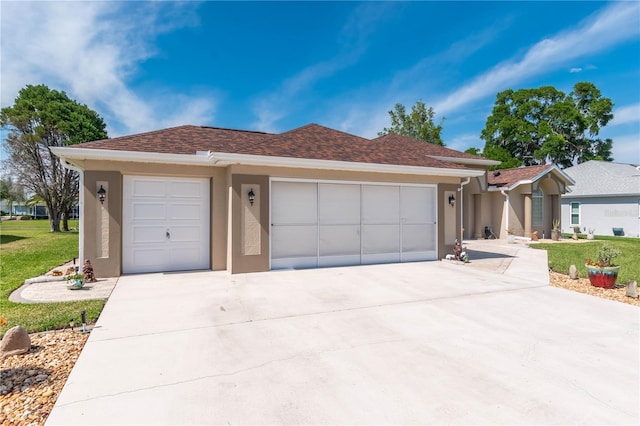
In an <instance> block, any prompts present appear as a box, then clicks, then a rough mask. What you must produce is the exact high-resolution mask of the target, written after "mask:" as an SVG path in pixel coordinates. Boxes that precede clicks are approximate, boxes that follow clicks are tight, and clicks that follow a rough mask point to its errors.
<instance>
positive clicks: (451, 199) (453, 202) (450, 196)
mask: <svg viewBox="0 0 640 426" xmlns="http://www.w3.org/2000/svg"><path fill="white" fill-rule="evenodd" d="M455 203H456V197H455V196H454V195H453V194H451V195H449V205H450V206H451V207H453V206H454V205H455Z"/></svg>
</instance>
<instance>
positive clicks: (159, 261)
mask: <svg viewBox="0 0 640 426" xmlns="http://www.w3.org/2000/svg"><path fill="white" fill-rule="evenodd" d="M167 254H168V253H167V250H165V249H161V248H153V247H145V246H141V247H139V248H135V249H133V252H132V259H133V264H134V265H135V267H136V268H137V269H139V270H140V271H142V270H144V271H148V272H157V271H160V270H162V269H161V268H162V266H163V260H164V259H166V257H167ZM165 266H166V265H165ZM150 267H154V268H151V269H150ZM132 272H136V271H135V270H134V271H132Z"/></svg>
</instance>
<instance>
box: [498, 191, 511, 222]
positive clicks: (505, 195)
mask: <svg viewBox="0 0 640 426" xmlns="http://www.w3.org/2000/svg"><path fill="white" fill-rule="evenodd" d="M500 193H501V194H502V195H504V197H505V200H504V214H505V217H506V219H507V220H506V222H507V223H506V227H505V228H506V230H507V232H509V193H505V192H504V189H502V190H500Z"/></svg>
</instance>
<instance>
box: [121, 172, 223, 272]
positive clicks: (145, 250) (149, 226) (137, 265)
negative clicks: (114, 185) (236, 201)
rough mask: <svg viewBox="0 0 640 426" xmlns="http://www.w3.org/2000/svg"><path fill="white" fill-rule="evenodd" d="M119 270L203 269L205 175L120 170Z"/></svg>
mask: <svg viewBox="0 0 640 426" xmlns="http://www.w3.org/2000/svg"><path fill="white" fill-rule="evenodd" d="M122 210H123V212H122V213H123V214H122V222H123V223H122V271H123V272H124V273H140V272H163V271H185V270H194V269H208V268H209V267H210V266H209V265H210V257H209V238H210V237H209V235H210V232H209V179H188V178H173V177H147V176H124V179H123V208H122Z"/></svg>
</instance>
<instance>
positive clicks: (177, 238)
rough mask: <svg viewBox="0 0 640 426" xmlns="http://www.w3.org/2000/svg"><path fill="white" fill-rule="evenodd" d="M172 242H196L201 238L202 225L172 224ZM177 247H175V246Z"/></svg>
mask: <svg viewBox="0 0 640 426" xmlns="http://www.w3.org/2000/svg"><path fill="white" fill-rule="evenodd" d="M170 235H171V238H170V239H171V242H172V243H197V242H198V241H200V239H201V238H202V227H201V226H199V225H194V226H175V225H174V226H172V227H171V229H170ZM176 248H177V247H176Z"/></svg>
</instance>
